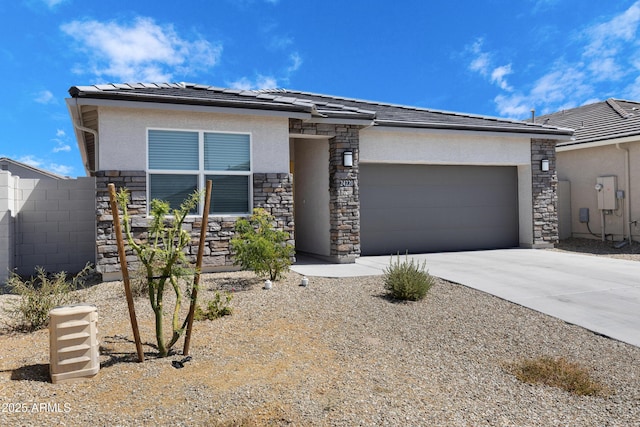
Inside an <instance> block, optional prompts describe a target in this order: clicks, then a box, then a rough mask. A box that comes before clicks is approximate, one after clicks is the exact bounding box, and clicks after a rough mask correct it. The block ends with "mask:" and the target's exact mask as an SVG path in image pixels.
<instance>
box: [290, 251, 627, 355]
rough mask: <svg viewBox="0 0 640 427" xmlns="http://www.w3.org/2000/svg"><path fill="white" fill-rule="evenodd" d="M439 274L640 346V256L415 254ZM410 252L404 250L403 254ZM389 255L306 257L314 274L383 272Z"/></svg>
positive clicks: (304, 268) (302, 265) (304, 263)
mask: <svg viewBox="0 0 640 427" xmlns="http://www.w3.org/2000/svg"><path fill="white" fill-rule="evenodd" d="M411 257H412V258H414V259H415V260H417V261H418V262H422V261H423V260H424V261H426V263H427V264H426V267H427V269H428V270H429V273H431V274H432V275H434V276H437V277H441V278H443V279H445V280H449V281H451V282H455V283H460V284H462V285H465V286H469V287H471V288H474V289H478V290H481V291H484V292H487V293H489V294H492V295H495V296H498V297H500V298H503V299H505V300H508V301H512V302H514V303H516V304H520V305H522V306H525V307H528V308H531V309H533V310H537V311H540V312H542V313H545V314H548V315H550V316H554V317H557V318H559V319H562V320H564V321H566V322H569V323H572V324H575V325H579V326H582V327H584V328H586V329H589V330H591V331H594V332H597V333H599V334H602V335H605V336H608V337H611V338H614V339H617V340H620V341H623V342H626V343H629V344H633V345H635V346H638V347H640V262H636V261H625V260H619V259H612V258H607V257H595V256H590V255H578V254H569V253H563V252H555V251H545V250H535V249H504V250H493V251H475V252H449V253H433V254H421V255H411ZM402 258H404V256H401V259H402ZM389 261H390V257H389V256H376V257H361V258H359V259H358V260H357V261H356V263H355V264H327V263H323V262H321V261H317V260H314V259H312V258H304V257H303V258H302V259H301V260H300V261H299V262H298V263H297V264H296V265H294V266H293V267H292V269H293V270H294V271H296V272H298V273H300V274H303V275H306V276H308V277H313V276H321V277H353V276H369V275H380V274H382V273H383V270H384V269H385V268H386V267H387V266H388V265H389Z"/></svg>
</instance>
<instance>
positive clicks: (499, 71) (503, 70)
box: [491, 64, 513, 92]
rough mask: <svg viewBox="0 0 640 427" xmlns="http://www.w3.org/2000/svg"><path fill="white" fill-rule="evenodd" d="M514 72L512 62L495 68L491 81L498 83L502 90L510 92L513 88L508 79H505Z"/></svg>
mask: <svg viewBox="0 0 640 427" xmlns="http://www.w3.org/2000/svg"><path fill="white" fill-rule="evenodd" d="M512 72H513V71H512V70H511V64H508V65H503V66H501V67H498V68H494V70H493V71H492V72H491V83H495V84H497V85H498V86H499V87H500V89H502V90H506V91H509V92H510V91H512V90H513V88H512V87H511V86H509V84H508V83H507V80H506V79H505V77H506V76H508V75H509V74H511V73H512Z"/></svg>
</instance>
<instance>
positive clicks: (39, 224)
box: [0, 172, 95, 283]
mask: <svg viewBox="0 0 640 427" xmlns="http://www.w3.org/2000/svg"><path fill="white" fill-rule="evenodd" d="M7 176H8V177H7ZM87 262H90V263H92V264H93V263H95V179H93V178H78V179H51V178H41V179H32V178H30V179H23V178H20V177H17V176H11V174H10V173H9V172H2V173H0V269H2V272H0V283H3V282H4V281H5V280H6V278H7V276H8V271H9V270H13V271H15V272H16V273H18V274H21V275H32V274H33V273H34V271H35V268H36V267H37V266H40V267H43V268H44V269H45V270H46V271H49V272H58V271H67V272H69V273H75V272H78V271H80V270H81V269H82V268H83V267H84V266H85V264H86V263H87Z"/></svg>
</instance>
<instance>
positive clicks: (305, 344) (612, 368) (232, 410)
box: [0, 242, 640, 426]
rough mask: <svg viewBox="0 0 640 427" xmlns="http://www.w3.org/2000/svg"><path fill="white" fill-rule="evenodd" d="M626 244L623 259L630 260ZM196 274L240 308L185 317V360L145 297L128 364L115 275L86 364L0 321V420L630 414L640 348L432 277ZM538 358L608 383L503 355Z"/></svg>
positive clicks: (92, 291)
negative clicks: (431, 281)
mask: <svg viewBox="0 0 640 427" xmlns="http://www.w3.org/2000/svg"><path fill="white" fill-rule="evenodd" d="M578 243H579V242H578ZM595 245H598V244H597V243H596V244H595ZM577 246H579V245H578V244H577V243H575V244H574V246H573V247H572V248H568V247H567V246H565V247H564V248H563V247H562V245H561V247H560V248H559V249H557V250H568V249H571V250H576V247H577ZM605 249H606V248H605ZM605 249H603V250H602V251H603V252H606V250H605ZM633 249H635V247H634V246H632V247H630V248H628V249H627V252H628V253H627V256H628V258H627V259H640V255H638V254H637V253H633ZM591 252H592V253H597V252H598V251H597V250H594V248H592V249H591ZM604 255H605V256H609V255H611V254H606V253H605V254H604ZM617 255H620V254H619V253H617ZM203 279H204V280H203V281H202V283H201V284H202V288H203V291H202V292H201V293H200V295H199V297H200V301H201V303H204V301H206V300H208V299H211V298H212V297H213V294H214V292H215V291H216V290H218V289H225V290H230V291H232V292H233V293H234V298H233V301H232V306H233V308H234V312H233V314H232V315H231V316H226V317H223V318H221V319H218V320H214V321H203V322H196V323H195V329H194V334H193V336H192V339H191V346H190V348H191V352H190V353H191V356H192V360H190V361H188V362H187V363H184V367H183V368H181V369H175V368H174V367H173V366H172V363H171V362H172V361H181V360H183V358H184V356H183V355H182V354H181V349H182V341H180V342H179V343H178V345H177V347H176V349H177V350H179V351H178V352H177V353H176V354H175V355H172V356H170V357H167V358H166V359H158V358H156V357H155V353H156V350H155V348H154V347H153V342H154V333H153V322H152V311H151V309H150V307H149V303H148V301H146V300H145V299H144V298H139V299H137V300H136V311H137V315H138V322H139V324H140V330H141V336H142V340H143V342H144V343H145V344H144V350H145V352H146V357H147V360H146V361H145V362H144V363H138V362H137V356H136V349H135V344H134V343H133V340H132V332H131V326H130V325H129V321H128V311H127V306H126V300H125V298H124V294H123V291H122V283H121V282H111V283H101V284H97V285H95V286H93V287H91V288H89V289H87V290H83V291H80V292H81V293H82V295H83V301H84V302H88V303H93V304H95V305H96V306H97V307H98V315H99V321H98V329H99V340H100V343H101V344H100V346H101V349H100V353H101V356H100V360H101V369H100V372H99V374H98V375H97V376H96V377H94V378H91V379H86V380H80V381H76V382H70V383H61V384H55V385H54V384H51V383H50V382H49V372H48V369H49V367H48V363H49V360H48V358H49V347H48V346H49V341H48V339H49V337H48V332H47V330H41V331H38V332H35V333H31V334H23V333H13V332H9V331H5V333H3V334H2V335H0V348H1V349H2V351H1V353H0V390H1V393H0V396H2V412H0V424H1V425H25V426H32V425H33V426H36V425H68V426H76V425H78V426H79V425H109V426H111V425H123V426H125V425H126V426H129V425H172V426H174V425H175V426H181V425H184V426H198V425H214V426H215V425H220V426H235V425H239V426H261V425H296V426H353V425H364V426H377V425H394V426H462V425H464V426H467V425H473V426H506V425H511V426H558V425H572V426H573V425H575V426H630V425H638V424H640V348H637V347H634V346H631V345H628V344H624V343H621V342H618V341H615V340H611V339H608V338H605V337H602V336H598V335H596V334H594V333H592V332H589V331H587V330H585V329H582V328H580V327H577V326H574V325H569V324H566V323H564V322H562V321H560V320H557V319H554V318H551V317H549V316H546V315H543V314H540V313H537V312H535V311H532V310H529V309H526V308H523V307H520V306H518V305H515V304H512V303H509V302H506V301H504V300H501V299H498V298H496V297H493V296H491V295H487V294H484V293H481V292H478V291H475V290H473V289H469V288H466V287H464V286H460V285H456V284H452V283H448V282H445V281H442V280H438V281H437V283H436V284H435V285H434V286H433V288H431V290H430V291H429V293H428V294H427V297H426V298H425V299H424V300H422V301H420V302H411V303H404V302H397V301H392V300H390V299H388V298H387V296H386V293H385V290H384V287H383V284H382V278H381V277H358V278H345V279H329V278H318V277H310V278H309V285H308V286H307V287H303V286H300V281H301V276H300V275H298V274H296V273H289V274H288V275H287V277H286V278H285V279H284V280H281V281H278V282H276V283H274V286H273V288H272V289H271V290H269V291H265V290H263V289H262V287H263V282H262V280H259V279H257V278H256V277H255V276H254V275H253V274H252V273H249V272H232V273H215V274H208V275H205V276H204V277H203ZM9 298H12V297H11V296H8V295H2V296H0V303H2V304H4V303H6V300H7V299H9ZM2 316H4V317H3V320H4V321H5V322H6V321H7V320H8V319H7V318H6V314H4V313H3V314H2ZM537 356H552V357H560V356H562V357H565V358H566V359H568V360H570V361H574V362H577V363H580V364H581V365H583V366H585V367H587V368H588V370H589V371H590V373H591V374H592V376H593V377H594V378H595V379H597V380H598V381H600V382H602V383H603V384H604V385H605V386H606V387H608V388H609V389H610V390H611V394H610V395H609V396H608V397H591V396H589V397H579V396H575V395H572V394H569V393H567V392H565V391H562V390H560V389H556V388H551V387H546V386H540V385H529V384H523V383H521V382H519V381H518V380H517V379H516V378H515V377H514V376H512V375H511V374H510V373H508V371H507V370H506V369H505V365H506V364H508V363H510V362H513V361H515V360H519V359H523V358H533V357H537ZM23 404H24V405H23ZM34 404H36V406H34ZM43 404H44V406H43ZM16 405H20V408H21V409H23V408H24V409H27V410H28V411H27V412H16V410H15V409H16V407H17V406H16ZM47 405H48V406H47ZM33 408H38V409H40V408H42V409H43V410H42V411H34V410H33Z"/></svg>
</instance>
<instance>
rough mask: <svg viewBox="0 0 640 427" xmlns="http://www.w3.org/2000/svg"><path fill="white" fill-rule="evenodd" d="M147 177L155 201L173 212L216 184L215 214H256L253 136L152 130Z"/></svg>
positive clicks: (212, 205) (212, 202) (213, 211)
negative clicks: (197, 192)
mask: <svg viewBox="0 0 640 427" xmlns="http://www.w3.org/2000/svg"><path fill="white" fill-rule="evenodd" d="M147 174H148V180H147V182H148V185H149V192H148V194H149V196H150V200H152V199H161V200H166V201H168V202H169V203H170V205H171V207H172V208H177V207H178V206H180V203H181V202H182V201H183V200H184V199H185V198H187V197H188V196H189V195H190V194H192V193H193V192H194V191H195V190H197V189H204V188H205V183H206V181H207V180H211V181H212V182H213V191H212V195H211V208H210V212H209V213H211V214H220V215H224V214H247V213H249V212H250V211H251V198H250V194H251V185H250V177H251V137H250V135H249V134H240V133H220V132H202V131H174V130H149V133H148V171H147ZM203 205H204V203H200V206H199V208H198V212H193V213H194V214H196V213H201V212H202V206H203Z"/></svg>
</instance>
